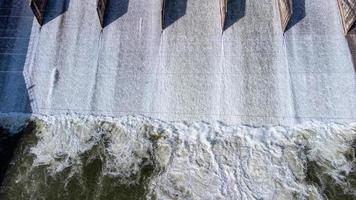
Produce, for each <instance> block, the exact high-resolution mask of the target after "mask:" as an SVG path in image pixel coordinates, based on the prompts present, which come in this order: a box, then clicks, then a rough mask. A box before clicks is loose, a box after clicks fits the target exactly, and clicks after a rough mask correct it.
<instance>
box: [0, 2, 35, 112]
mask: <svg viewBox="0 0 356 200" xmlns="http://www.w3.org/2000/svg"><path fill="white" fill-rule="evenodd" d="M5 2H6V6H7V8H6V9H8V10H10V11H8V12H6V13H4V14H3V15H0V113H10V112H18V113H32V109H31V105H30V98H29V94H28V88H27V87H26V82H25V78H24V74H23V72H24V66H25V62H26V55H27V48H28V45H29V41H30V35H31V30H32V23H33V20H34V18H33V15H32V12H31V10H30V8H29V6H28V5H27V1H19V0H6V1H5ZM1 5H5V4H1ZM19 14H20V15H19Z"/></svg>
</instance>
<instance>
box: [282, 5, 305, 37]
mask: <svg viewBox="0 0 356 200" xmlns="http://www.w3.org/2000/svg"><path fill="white" fill-rule="evenodd" d="M304 17H305V0H293V15H292V17H291V19H290V20H289V23H288V26H287V28H286V30H285V32H287V31H288V30H289V29H291V28H292V27H293V26H294V25H296V24H297V23H299V22H300V21H301V20H302V19H304Z"/></svg>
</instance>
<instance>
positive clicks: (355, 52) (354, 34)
mask: <svg viewBox="0 0 356 200" xmlns="http://www.w3.org/2000/svg"><path fill="white" fill-rule="evenodd" d="M346 40H347V43H348V45H349V48H350V53H351V59H352V63H353V65H354V70H355V72H356V24H354V25H353V26H352V28H351V29H350V31H349V33H348V34H347V35H346Z"/></svg>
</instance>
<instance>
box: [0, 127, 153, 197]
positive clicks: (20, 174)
mask: <svg viewBox="0 0 356 200" xmlns="http://www.w3.org/2000/svg"><path fill="white" fill-rule="evenodd" d="M26 129H27V130H26V131H25V132H27V133H31V134H22V135H23V139H21V140H20V141H19V145H17V146H18V148H17V149H16V150H13V152H14V155H15V156H14V157H13V159H12V165H11V167H10V168H9V170H8V171H7V173H6V176H5V179H4V184H3V186H2V188H1V189H0V198H1V199H51V200H56V199H58V200H60V199H103V200H110V199H125V200H126V199H127V200H131V199H132V200H135V199H146V195H147V194H148V185H149V183H150V180H151V178H152V177H153V176H154V174H155V173H156V170H155V166H154V163H153V161H152V160H151V159H150V158H142V160H141V162H140V164H139V169H140V170H139V171H138V172H133V173H132V174H131V175H130V176H129V177H123V176H119V175H116V174H114V173H113V174H110V173H107V171H109V172H110V170H107V169H110V167H112V166H107V163H108V162H106V161H107V160H108V159H112V158H111V155H110V154H109V153H108V152H107V148H108V143H109V142H108V141H107V140H108V138H107V137H105V136H103V137H102V138H100V140H99V141H98V142H97V144H96V145H94V146H93V147H92V148H90V149H89V150H88V151H85V152H84V153H82V154H81V155H79V160H80V162H78V161H75V160H70V159H72V158H70V157H69V156H68V155H58V156H56V157H55V160H56V161H64V160H68V159H69V160H70V161H69V163H70V164H69V166H66V167H65V168H64V169H63V170H62V171H60V172H54V171H53V170H52V169H51V168H50V166H49V165H39V166H36V165H35V164H34V160H35V159H36V157H35V155H34V154H32V153H31V148H32V147H35V146H36V145H38V139H39V137H40V135H41V132H38V131H34V129H29V128H26ZM9 160H11V159H9ZM105 169H106V170H105ZM105 171H106V172H105ZM114 171H115V170H114Z"/></svg>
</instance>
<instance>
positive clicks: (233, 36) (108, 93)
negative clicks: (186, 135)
mask: <svg viewBox="0 0 356 200" xmlns="http://www.w3.org/2000/svg"><path fill="white" fill-rule="evenodd" d="M173 1H174V0H170V1H169V2H167V3H166V12H165V18H164V19H165V21H164V22H163V25H164V29H163V32H162V31H161V30H162V22H161V6H160V5H161V1H160V0H152V1H144V0H121V1H115V2H113V1H109V2H108V4H109V9H108V11H107V14H106V16H105V26H104V29H101V26H100V23H99V19H98V15H97V12H96V0H70V1H69V0H66V1H55V0H49V1H48V4H49V7H48V9H47V11H46V14H45V19H44V25H43V26H42V27H40V26H39V25H38V24H37V22H36V21H34V19H33V15H32V14H31V12H30V10H29V9H28V8H27V7H26V6H27V5H26V4H25V3H24V2H22V1H15V0H0V9H1V10H0V11H1V15H0V16H1V18H3V19H6V20H1V22H0V25H1V27H0V31H1V32H0V42H1V44H4V45H2V46H1V54H0V56H1V59H0V66H1V72H0V91H1V93H0V112H3V113H9V112H25V113H35V114H49V115H55V114H63V113H79V114H94V115H108V116H123V115H145V116H148V117H153V118H160V119H163V120H205V121H214V120H220V121H224V122H226V123H233V124H236V123H249V124H294V123H299V122H304V121H310V120H320V121H326V122H329V121H332V122H348V121H355V120H356V101H355V100H356V75H355V69H354V66H353V62H352V56H351V53H350V48H349V45H348V41H347V40H346V38H345V36H344V34H343V27H342V22H341V18H340V12H339V9H338V5H337V1H335V0H300V1H297V2H295V3H294V4H293V16H292V18H291V20H290V23H289V25H288V27H287V29H286V32H285V33H284V34H283V32H282V28H281V25H280V24H281V20H280V17H279V14H280V13H279V9H278V5H277V2H276V1H274V0H250V1H245V0H230V1H228V4H227V5H228V9H227V14H226V19H225V26H224V29H225V31H224V32H223V33H222V29H221V17H220V6H219V0H211V1H204V0H183V1H178V0H177V2H173ZM110 2H111V3H110ZM172 2H173V3H172ZM5 44H6V45H5ZM27 46H28V48H27ZM25 83H26V85H25Z"/></svg>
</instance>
